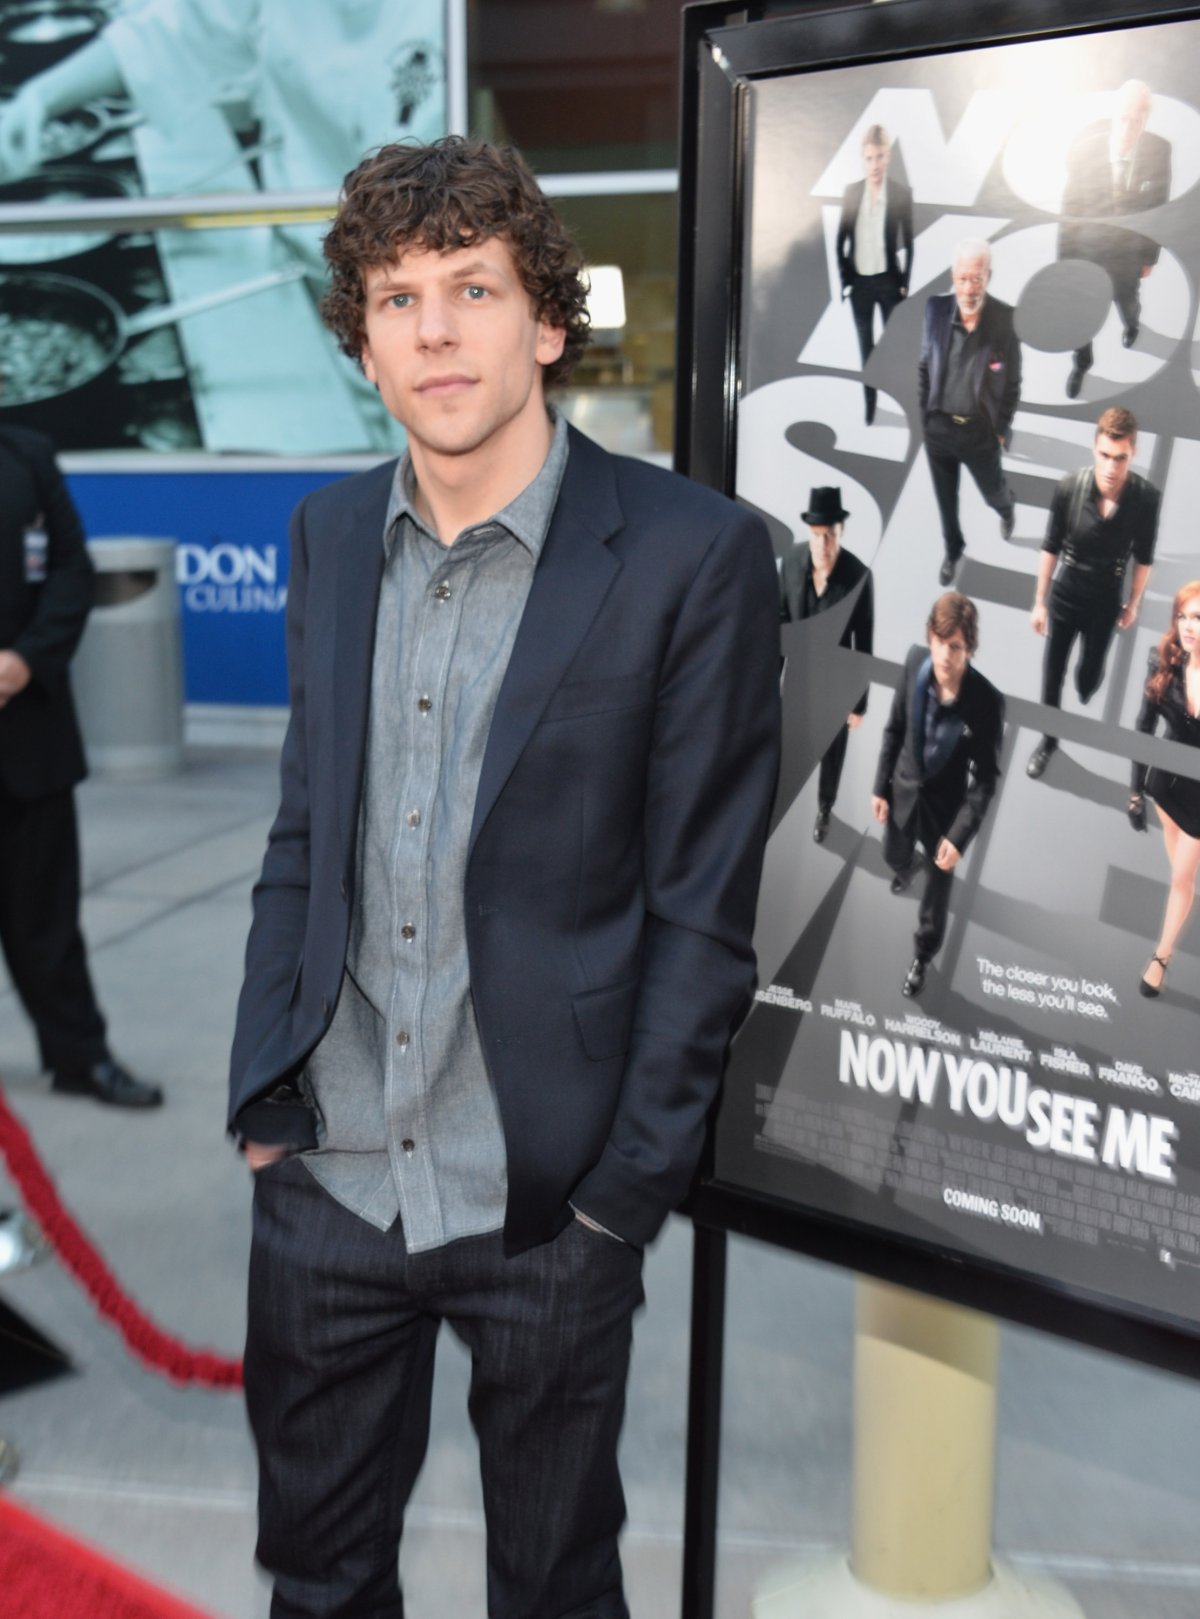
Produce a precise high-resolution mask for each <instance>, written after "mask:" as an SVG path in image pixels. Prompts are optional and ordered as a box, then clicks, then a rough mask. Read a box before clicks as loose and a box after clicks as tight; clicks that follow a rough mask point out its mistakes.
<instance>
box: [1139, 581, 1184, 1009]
mask: <svg viewBox="0 0 1200 1619" xmlns="http://www.w3.org/2000/svg"><path fill="white" fill-rule="evenodd" d="M1160 719H1161V720H1162V721H1163V722H1164V725H1165V729H1166V735H1167V736H1168V737H1169V738H1170V740H1171V741H1172V742H1188V743H1190V744H1191V745H1192V746H1193V747H1195V748H1200V579H1194V580H1192V581H1191V582H1190V583H1189V584H1186V585H1184V586H1183V588H1182V589H1181V590H1179V591H1178V592H1177V593H1176V596H1175V604H1174V609H1173V611H1172V614H1171V627H1170V629H1169V630H1168V631H1167V633H1166V634H1165V635H1164V636H1163V638H1162V640H1161V641H1160V642H1159V643H1158V645H1157V646H1156V647H1155V649H1154V651H1153V652H1152V653H1151V654H1150V675H1149V678H1148V680H1147V681H1146V689H1145V693H1144V695H1143V698H1142V708H1141V712H1140V713H1139V715H1138V717H1137V728H1138V730H1139V731H1145V732H1146V733H1147V734H1148V735H1151V734H1153V732H1154V731H1155V729H1156V728H1157V726H1158V722H1159V720H1160ZM1198 759H1200V756H1198ZM1145 793H1149V795H1150V797H1151V798H1152V799H1153V800H1154V802H1155V804H1156V805H1157V807H1158V818H1159V820H1160V821H1161V822H1162V826H1163V837H1164V839H1165V841H1166V845H1167V859H1168V860H1169V861H1170V863H1171V889H1170V893H1169V894H1168V895H1167V908H1166V912H1165V913H1164V915H1163V923H1162V932H1161V933H1160V934H1159V937H1158V943H1157V944H1156V945H1155V947H1154V954H1153V956H1151V958H1150V964H1149V966H1148V967H1147V968H1146V971H1145V973H1144V974H1143V976H1142V981H1141V985H1140V988H1141V992H1142V994H1143V995H1149V996H1155V995H1157V994H1158V993H1159V991H1160V990H1161V989H1162V984H1163V979H1164V978H1165V977H1166V975H1167V967H1168V966H1169V964H1170V961H1171V952H1172V951H1173V950H1174V948H1175V941H1176V940H1177V939H1178V937H1179V935H1180V933H1182V931H1183V925H1184V923H1185V922H1186V921H1187V918H1188V912H1189V911H1190V910H1191V908H1192V901H1193V900H1194V898H1195V896H1196V877H1197V873H1200V781H1197V780H1194V779H1193V778H1192V777H1190V776H1175V775H1172V774H1171V773H1170V772H1169V771H1166V770H1159V769H1157V768H1154V769H1151V770H1150V771H1149V772H1147V769H1146V766H1145V765H1140V764H1135V765H1134V767H1133V783H1132V787H1131V790H1130V794H1129V819H1130V821H1131V822H1132V823H1133V825H1134V827H1135V828H1137V830H1138V831H1141V832H1144V831H1145V829H1146V800H1145V796H1144V795H1145Z"/></svg>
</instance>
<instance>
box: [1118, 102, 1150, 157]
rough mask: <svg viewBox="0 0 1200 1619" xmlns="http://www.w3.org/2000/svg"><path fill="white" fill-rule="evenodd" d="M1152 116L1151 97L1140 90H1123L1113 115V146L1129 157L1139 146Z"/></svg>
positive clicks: (1123, 155)
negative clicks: (1147, 121)
mask: <svg viewBox="0 0 1200 1619" xmlns="http://www.w3.org/2000/svg"><path fill="white" fill-rule="evenodd" d="M1149 116H1150V97H1149V96H1148V95H1145V94H1144V93H1143V92H1142V91H1139V90H1123V91H1122V92H1121V94H1120V96H1119V97H1118V98H1117V107H1116V111H1115V112H1114V113H1113V145H1114V146H1115V147H1116V149H1117V151H1118V152H1119V153H1120V155H1121V156H1122V157H1128V156H1129V154H1130V152H1132V151H1133V149H1134V147H1135V146H1136V145H1137V143H1138V140H1139V138H1140V136H1141V133H1142V131H1143V130H1144V129H1145V127H1146V120H1147V118H1149Z"/></svg>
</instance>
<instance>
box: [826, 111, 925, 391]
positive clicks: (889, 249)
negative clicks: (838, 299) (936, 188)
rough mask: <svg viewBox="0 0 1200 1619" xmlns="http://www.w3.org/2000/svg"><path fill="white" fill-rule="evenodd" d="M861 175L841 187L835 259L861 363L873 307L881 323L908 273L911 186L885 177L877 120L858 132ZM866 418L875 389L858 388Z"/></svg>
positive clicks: (883, 135) (903, 291)
mask: <svg viewBox="0 0 1200 1619" xmlns="http://www.w3.org/2000/svg"><path fill="white" fill-rule="evenodd" d="M862 157H863V176H864V177H863V179H861V180H856V181H855V182H854V184H853V185H849V186H847V187H846V194H845V196H844V197H843V198H842V217H841V220H840V221H839V223H838V233H837V261H838V272H839V274H840V275H841V278H842V297H843V298H849V300H850V311H851V313H852V314H853V316H854V326H855V330H856V331H857V332H858V347H859V350H860V352H861V354H862V363H863V365H864V367H865V366H866V363H867V361H868V360H869V359H870V357H871V351H872V350H873V349H874V347H875V310H876V308H878V310H879V314H880V317H881V323H882V325H884V326H886V325H887V320H888V316H889V315H890V314H891V312H892V310H893V309H895V307H896V305H897V304H898V303H899V302H900V300H901V299H902V298H906V297H907V296H908V282H909V276H910V274H911V272H912V255H913V223H912V190H911V188H910V187H909V186H906V185H905V184H904V183H903V182H902V181H900V180H889V179H888V178H887V171H888V165H889V163H890V162H891V160H892V137H891V136H890V135H889V134H888V132H887V130H886V129H884V127H883V125H882V124H872V125H871V126H870V128H869V129H868V130H867V131H866V133H865V134H864V136H863V144H862ZM863 393H864V395H865V397H866V402H867V407H866V408H867V421H868V423H870V422H873V421H874V420H875V389H874V388H864V389H863Z"/></svg>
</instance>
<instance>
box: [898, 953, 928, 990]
mask: <svg viewBox="0 0 1200 1619" xmlns="http://www.w3.org/2000/svg"><path fill="white" fill-rule="evenodd" d="M927 965H928V963H927V962H926V961H925V960H924V958H923V957H921V956H914V957H913V959H912V966H911V967H910V968H909V969H908V972H907V973H906V974H905V977H904V982H903V983H902V984H901V986H900V993H901V995H907V996H908V998H909V999H910V1000H911V999H912V997H913V996H914V995H919V994H920V993H921V991H922V990H923V989H924V988H925V968H926V966H927Z"/></svg>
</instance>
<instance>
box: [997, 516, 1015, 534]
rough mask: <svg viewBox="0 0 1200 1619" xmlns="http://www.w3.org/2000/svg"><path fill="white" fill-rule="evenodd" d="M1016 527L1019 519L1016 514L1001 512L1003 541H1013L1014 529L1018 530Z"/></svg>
mask: <svg viewBox="0 0 1200 1619" xmlns="http://www.w3.org/2000/svg"><path fill="white" fill-rule="evenodd" d="M1016 526H1017V517H1016V513H1015V512H1001V514H1000V538H1001V539H1002V540H1011V539H1012V537H1013V529H1014V528H1016Z"/></svg>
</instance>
